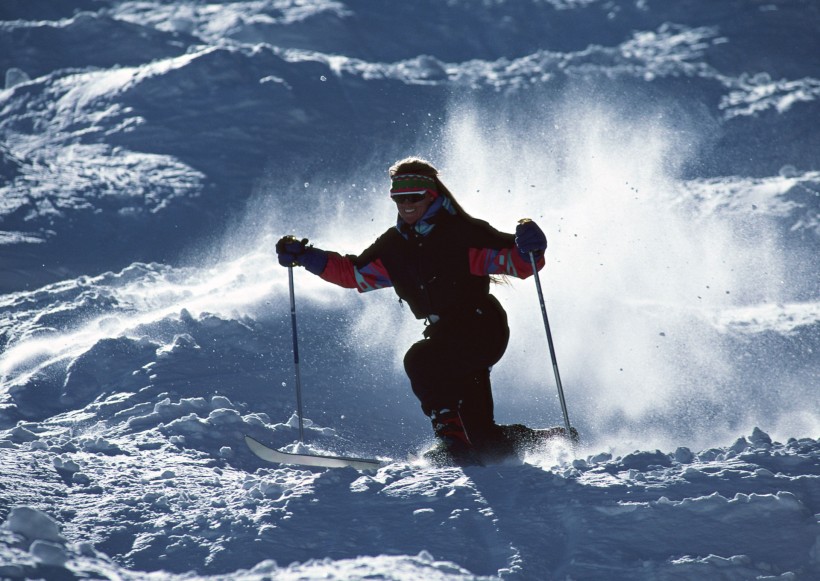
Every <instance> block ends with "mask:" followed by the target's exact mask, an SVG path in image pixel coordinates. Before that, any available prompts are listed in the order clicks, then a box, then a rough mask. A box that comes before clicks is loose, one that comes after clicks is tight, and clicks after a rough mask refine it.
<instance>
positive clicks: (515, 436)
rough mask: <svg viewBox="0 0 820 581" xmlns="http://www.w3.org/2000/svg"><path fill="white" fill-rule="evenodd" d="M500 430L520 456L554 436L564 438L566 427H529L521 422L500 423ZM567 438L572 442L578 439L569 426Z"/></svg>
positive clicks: (539, 446)
mask: <svg viewBox="0 0 820 581" xmlns="http://www.w3.org/2000/svg"><path fill="white" fill-rule="evenodd" d="M501 430H502V431H503V432H504V435H505V436H506V438H507V439H508V440H509V441H510V442H512V445H513V447H514V448H515V451H516V453H517V454H518V455H519V456H522V457H523V455H524V454H526V453H528V452H533V451H537V450H538V449H539V448H541V447H542V446H544V445H545V444H547V443H548V442H550V441H553V440H555V439H556V438H566V437H567V436H566V433H567V431H566V429H564V428H560V427H555V428H539V429H535V428H530V427H527V426H525V425H523V424H507V425H502V426H501ZM569 433H570V435H569V438H568V439H569V440H570V441H571V442H572V443H573V444H577V443H578V441H579V437H578V431H577V430H576V429H575V428H572V427H570V432H569Z"/></svg>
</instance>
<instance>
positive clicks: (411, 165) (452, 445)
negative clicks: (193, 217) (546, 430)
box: [276, 157, 547, 464]
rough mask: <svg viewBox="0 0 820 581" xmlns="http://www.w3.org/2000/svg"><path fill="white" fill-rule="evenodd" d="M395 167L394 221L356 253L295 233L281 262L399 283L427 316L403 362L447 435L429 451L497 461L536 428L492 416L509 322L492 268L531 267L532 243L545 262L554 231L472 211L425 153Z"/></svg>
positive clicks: (327, 274)
mask: <svg viewBox="0 0 820 581" xmlns="http://www.w3.org/2000/svg"><path fill="white" fill-rule="evenodd" d="M389 174H390V179H391V185H392V187H391V188H390V196H391V198H392V200H393V201H394V202H395V203H396V206H397V208H398V220H397V223H396V226H395V227H392V228H390V229H389V230H387V232H385V233H384V234H382V235H381V236H380V237H379V238H378V239H377V240H376V241H375V242H374V243H373V244H372V245H371V246H370V247H369V248H367V249H366V250H365V251H364V252H362V253H361V254H360V255H358V256H350V255H348V256H341V255H340V254H337V253H335V252H328V251H325V250H320V249H318V248H314V247H312V246H307V240H301V241H300V240H297V239H296V238H294V237H292V236H287V237H284V238H282V239H281V240H280V241H279V242H278V243H277V245H276V251H277V254H278V256H279V263H280V264H281V265H283V266H294V265H301V266H304V267H305V268H306V269H307V270H309V271H310V272H312V273H314V274H317V275H319V276H320V277H321V278H323V279H325V280H327V281H328V282H332V283H335V284H337V285H340V286H342V287H346V288H355V289H358V290H359V292H366V291H371V290H376V289H380V288H386V287H393V289H394V290H395V292H396V294H397V295H398V296H399V298H400V299H401V300H402V301H404V302H406V303H407V304H408V305H409V307H410V309H411V310H412V311H413V314H414V315H415V316H416V318H418V319H424V320H426V325H427V326H426V328H425V330H424V339H422V340H421V341H418V342H417V343H415V344H414V345H413V346H411V347H410V349H409V350H408V351H407V354H406V355H405V358H404V366H405V370H406V371H407V375H408V377H409V378H410V384H411V386H412V388H413V392H414V393H415V395H416V397H418V399H419V401H420V402H421V408H422V410H423V411H424V413H425V414H426V415H427V416H429V417H430V418H431V420H432V424H433V430H434V432H435V434H436V436H438V438H439V439H440V441H441V445H440V446H439V447H438V448H437V449H435V450H434V451H432V452H431V453H429V456H428V457H430V458H431V459H432V460H434V461H437V462H442V463H446V462H448V461H454V462H455V463H458V464H476V463H477V464H484V463H488V462H493V461H497V460H499V459H502V458H504V457H506V456H509V455H511V454H513V453H514V452H515V449H516V447H517V446H516V444H517V440H520V439H521V438H522V437H524V438H532V437H533V436H534V431H532V430H529V428H525V427H524V426H520V425H516V426H503V427H502V426H498V425H497V424H496V423H495V421H494V419H493V396H492V390H491V387H490V368H491V367H492V366H493V365H495V364H496V363H497V362H498V361H499V359H501V356H502V355H503V354H504V351H505V349H506V348H507V341H508V339H509V327H508V326H507V315H506V313H505V312H504V309H503V308H502V307H501V305H500V304H499V302H498V300H496V298H495V297H494V296H493V295H491V294H490V278H491V276H492V275H503V276H513V277H518V278H526V277H528V276H530V275H531V274H532V273H533V272H532V265H531V261H530V256H529V255H530V253H533V255H534V256H535V258H536V264H537V267H538V268H539V269H540V268H542V267H543V265H544V258H543V255H544V251H545V250H546V248H547V239H546V236H544V233H543V232H542V231H541V229H540V228H539V227H538V226H537V225H536V224H535V222H531V221H527V222H524V223H521V224H519V225H518V226H517V227H516V233H515V235H512V234H505V233H502V232H499V231H497V230H496V229H494V228H493V227H492V226H490V225H489V224H487V223H486V222H483V221H481V220H477V219H475V218H473V217H471V216H470V215H469V214H467V212H465V211H464V210H463V209H462V208H461V206H460V205H459V204H458V203H457V202H456V200H455V198H454V197H453V195H452V193H451V192H450V191H449V190H448V189H447V188H446V187H445V186H444V184H443V183H442V182H441V180H440V179H439V177H438V170H437V169H436V168H435V167H433V166H432V165H431V164H430V163H428V162H427V161H424V160H422V159H419V158H413V157H411V158H407V159H403V160H401V161H399V162H397V163H396V164H394V165H393V167H391V168H390V172H389Z"/></svg>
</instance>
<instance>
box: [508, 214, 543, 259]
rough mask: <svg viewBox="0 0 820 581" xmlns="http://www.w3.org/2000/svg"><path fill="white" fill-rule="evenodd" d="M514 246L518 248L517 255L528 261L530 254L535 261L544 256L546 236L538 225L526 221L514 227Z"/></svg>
mask: <svg viewBox="0 0 820 581" xmlns="http://www.w3.org/2000/svg"><path fill="white" fill-rule="evenodd" d="M515 245H516V246H517V247H518V252H519V254H521V256H523V257H524V258H525V259H527V260H529V259H530V252H532V253H533V255H534V256H535V258H536V260H537V259H539V258H541V257H542V256H543V255H544V251H545V250H546V249H547V236H546V235H545V234H544V232H543V230H541V228H539V227H538V224H536V223H535V222H533V221H532V220H527V221H526V222H520V223H519V224H518V226H516V227H515Z"/></svg>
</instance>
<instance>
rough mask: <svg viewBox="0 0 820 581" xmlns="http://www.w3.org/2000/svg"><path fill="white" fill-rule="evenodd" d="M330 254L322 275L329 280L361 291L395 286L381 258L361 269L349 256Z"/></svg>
mask: <svg viewBox="0 0 820 581" xmlns="http://www.w3.org/2000/svg"><path fill="white" fill-rule="evenodd" d="M328 254H329V256H328V259H327V266H326V267H325V269H324V271H322V274H321V275H320V276H321V277H322V278H323V279H324V280H326V281H328V282H332V283H333V284H337V285H339V286H341V287H344V288H355V289H357V290H358V291H359V292H361V293H363V292H367V291H372V290H377V289H380V288H386V287H390V286H393V284H392V282H391V281H390V276H389V275H388V274H387V270H386V269H385V268H384V265H383V264H382V263H381V260H376V261H375V262H371V263H370V264H367V265H366V266H364V267H363V268H361V269H359V268H356V266H355V265H354V264H353V261H352V260H351V259H350V258H348V257H347V256H341V255H340V254H337V253H335V252H330V253H328Z"/></svg>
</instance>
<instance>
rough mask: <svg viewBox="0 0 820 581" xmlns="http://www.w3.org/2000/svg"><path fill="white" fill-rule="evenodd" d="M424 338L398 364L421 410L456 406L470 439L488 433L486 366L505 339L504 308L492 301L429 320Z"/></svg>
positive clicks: (492, 426) (428, 411) (489, 404)
mask: <svg viewBox="0 0 820 581" xmlns="http://www.w3.org/2000/svg"><path fill="white" fill-rule="evenodd" d="M424 337H425V338H424V339H422V340H421V341H418V342H417V343H414V344H413V346H412V347H410V349H409V350H408V351H407V354H406V355H405V356H404V369H405V371H406V372H407V375H408V377H409V378H410V384H411V386H412V388H413V393H415V394H416V397H417V398H418V399H419V401H420V402H421V409H422V410H423V411H424V413H425V414H426V415H428V416H429V415H430V414H431V412H432V411H433V410H441V409H445V408H446V409H450V410H453V411H455V410H458V412H459V414H460V415H461V419H462V422H463V423H464V428H465V430H466V431H467V435H468V437H469V438H470V439H471V440H474V441H479V440H481V439H483V438H484V437H485V436H486V437H491V436H490V434H491V433H492V434H494V432H493V430H494V429H495V422H494V416H493V395H492V388H491V385H490V367H491V366H493V365H495V364H496V363H498V361H499V360H500V359H501V356H502V355H504V351H505V350H506V349H507V343H508V341H509V338H510V328H509V326H508V325H507V313H505V312H504V309H503V308H502V307H501V304H500V303H499V302H498V300H497V299H496V298H495V297H493V296H492V295H488V296H487V299H486V300H485V301H482V302H481V303H480V304H478V305H475V306H473V307H470V308H465V309H464V310H462V311H461V312H459V313H458V314H456V315H452V316H450V317H447V316H443V317H442V318H441V319H440V320H439V321H437V322H435V323H433V324H431V325H429V326H428V327H427V328H426V329H425V332H424Z"/></svg>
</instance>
